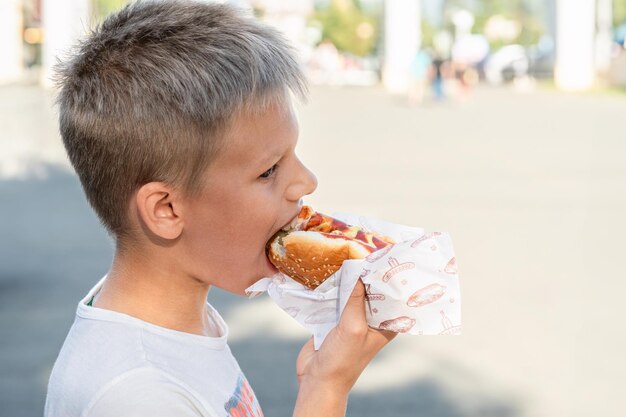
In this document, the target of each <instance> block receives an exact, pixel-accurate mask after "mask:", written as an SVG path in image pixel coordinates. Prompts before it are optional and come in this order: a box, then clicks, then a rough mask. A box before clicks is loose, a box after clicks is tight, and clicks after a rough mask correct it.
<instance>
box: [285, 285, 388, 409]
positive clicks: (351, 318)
mask: <svg viewBox="0 0 626 417" xmlns="http://www.w3.org/2000/svg"><path fill="white" fill-rule="evenodd" d="M395 336H396V333H393V332H389V331H385V330H376V329H372V328H371V327H369V326H368V325H367V321H366V319H365V287H364V286H363V283H362V282H361V281H360V280H359V281H358V283H357V285H356V287H355V288H354V291H353V292H352V295H351V296H350V299H349V300H348V302H347V304H346V307H345V309H344V311H343V313H342V315H341V319H340V321H339V324H338V325H337V327H335V328H334V329H333V330H332V331H331V332H330V333H329V334H328V336H326V339H325V340H324V342H323V343H322V346H321V347H320V349H319V350H318V351H315V350H314V349H313V340H312V339H311V340H309V342H307V344H306V345H305V346H304V347H303V348H302V350H301V351H300V355H299V356H298V362H297V365H296V367H297V372H298V382H299V384H300V387H299V390H298V399H297V401H296V407H295V409H294V413H293V415H294V417H309V416H325V417H339V416H344V415H345V412H346V405H347V403H348V394H349V393H350V390H351V389H352V386H353V385H354V384H355V383H356V380H357V379H358V378H359V376H360V375H361V372H363V370H364V369H365V367H367V365H368V364H369V363H370V361H371V360H372V359H373V358H374V356H376V354H377V353H378V352H379V351H380V350H381V349H382V348H383V347H384V346H385V345H386V344H387V343H388V342H389V341H390V340H391V339H393V338H394V337H395Z"/></svg>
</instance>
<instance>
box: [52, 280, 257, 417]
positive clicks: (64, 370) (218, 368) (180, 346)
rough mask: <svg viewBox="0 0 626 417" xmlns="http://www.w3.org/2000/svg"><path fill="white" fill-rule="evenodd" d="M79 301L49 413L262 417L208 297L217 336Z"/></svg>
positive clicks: (72, 416)
mask: <svg viewBox="0 0 626 417" xmlns="http://www.w3.org/2000/svg"><path fill="white" fill-rule="evenodd" d="M104 279H105V278H103V279H102V280H101V281H100V282H99V283H98V284H97V285H96V286H95V287H94V288H92V289H91V291H89V294H87V296H86V297H85V298H84V299H83V300H81V302H80V303H79V304H78V308H77V310H76V319H75V321H74V324H73V325H72V327H71V329H70V331H69V333H68V335H67V338H66V339H65V343H64V344H63V347H62V348H61V352H60V353H59V357H58V358H57V360H56V362H55V364H54V368H53V370H52V374H51V376H50V382H49V384H48V395H47V398H46V407H45V412H44V414H45V417H144V416H146V417H148V416H149V417H165V416H167V417H171V416H177V417H178V416H180V417H192V416H193V417H198V416H202V417H224V416H229V417H230V416H237V417H262V416H263V413H262V411H261V408H260V406H259V403H258V401H257V399H256V397H255V395H254V392H253V391H252V389H251V388H250V385H249V384H248V381H247V380H246V378H245V376H244V375H243V373H242V372H241V369H240V368H239V365H238V364H237V361H236V360H235V358H234V357H233V355H232V353H231V352H230V349H229V347H228V345H227V344H226V338H227V336H228V327H227V326H226V323H225V322H224V320H223V319H222V317H221V316H220V315H219V313H218V312H217V311H216V310H215V309H214V308H213V307H211V306H210V305H209V304H207V307H208V317H209V321H210V322H211V323H212V324H213V326H214V328H213V334H216V335H217V336H216V337H207V336H200V335H194V334H190V333H184V332H179V331H176V330H171V329H166V328H164V327H160V326H156V325H154V324H150V323H146V322H144V321H142V320H139V319H137V318H135V317H131V316H128V315H126V314H122V313H118V312H115V311H110V310H105V309H101V308H97V307H91V306H89V305H87V303H89V301H90V300H91V299H92V297H93V296H94V295H95V294H96V293H97V292H98V291H99V290H100V288H101V286H102V283H103V282H104Z"/></svg>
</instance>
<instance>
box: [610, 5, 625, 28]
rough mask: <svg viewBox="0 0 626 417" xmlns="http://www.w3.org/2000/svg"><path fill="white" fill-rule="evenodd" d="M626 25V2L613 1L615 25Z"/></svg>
mask: <svg viewBox="0 0 626 417" xmlns="http://www.w3.org/2000/svg"><path fill="white" fill-rule="evenodd" d="M622 23H626V0H613V25H614V26H619V25H621V24H622Z"/></svg>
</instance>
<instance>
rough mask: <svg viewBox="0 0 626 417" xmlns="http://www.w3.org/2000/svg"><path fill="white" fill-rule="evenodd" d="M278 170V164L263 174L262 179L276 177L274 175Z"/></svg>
mask: <svg viewBox="0 0 626 417" xmlns="http://www.w3.org/2000/svg"><path fill="white" fill-rule="evenodd" d="M277 168H278V164H274V166H272V167H271V168H270V169H268V170H267V171H265V172H264V173H262V174H261V175H260V177H261V178H269V177H271V176H272V175H274V173H275V172H276V169H277Z"/></svg>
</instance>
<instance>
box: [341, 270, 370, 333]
mask: <svg viewBox="0 0 626 417" xmlns="http://www.w3.org/2000/svg"><path fill="white" fill-rule="evenodd" d="M363 325H365V326H367V321H366V319H365V285H363V281H361V280H360V279H359V280H357V282H356V285H355V286H354V289H353V290H352V294H350V297H349V298H348V301H347V302H346V306H345V307H344V309H343V312H342V313H341V318H340V319H339V326H342V327H344V328H345V327H348V328H353V327H354V328H355V329H357V328H361V327H363Z"/></svg>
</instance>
